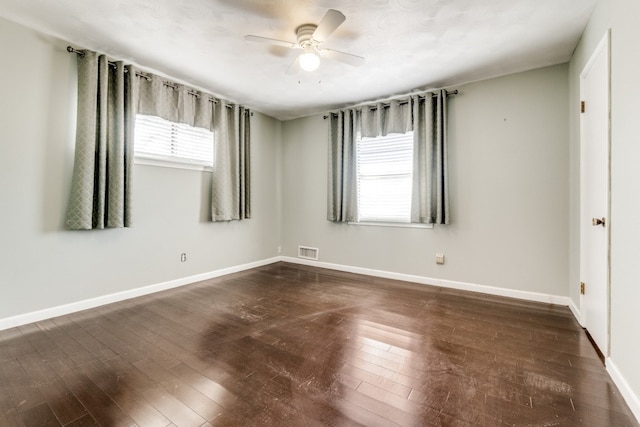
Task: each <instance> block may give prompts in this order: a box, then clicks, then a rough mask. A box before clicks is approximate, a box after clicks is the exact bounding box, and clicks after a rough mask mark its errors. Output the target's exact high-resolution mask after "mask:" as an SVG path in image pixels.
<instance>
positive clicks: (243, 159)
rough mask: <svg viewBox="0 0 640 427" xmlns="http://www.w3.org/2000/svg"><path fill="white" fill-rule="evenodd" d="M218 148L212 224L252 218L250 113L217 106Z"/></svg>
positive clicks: (212, 188)
mask: <svg viewBox="0 0 640 427" xmlns="http://www.w3.org/2000/svg"><path fill="white" fill-rule="evenodd" d="M214 123H215V128H214V135H215V138H214V140H215V147H214V153H215V154H214V157H215V161H214V164H213V176H212V182H211V221H214V222H215V221H232V220H242V219H249V218H251V167H250V166H251V165H250V161H251V156H250V146H249V145H250V140H251V130H250V123H251V119H250V112H249V110H247V109H245V108H244V107H241V106H239V105H236V104H225V103H224V102H223V101H218V103H217V104H216V105H215V107H214Z"/></svg>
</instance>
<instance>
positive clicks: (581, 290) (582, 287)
mask: <svg viewBox="0 0 640 427" xmlns="http://www.w3.org/2000/svg"><path fill="white" fill-rule="evenodd" d="M580 295H584V282H580Z"/></svg>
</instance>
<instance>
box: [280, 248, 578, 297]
mask: <svg viewBox="0 0 640 427" xmlns="http://www.w3.org/2000/svg"><path fill="white" fill-rule="evenodd" d="M282 261H285V262H291V263H295V264H303V265H310V266H314V267H321V268H327V269H330V270H337V271H345V272H348V273H357V274H364V275H367V276H375V277H383V278H385V279H396V280H403V281H405V282H414V283H420V284H423V285H434V286H441V287H443V288H450V289H459V290H463V291H471V292H480V293H483V294H489V295H498V296H503V297H509V298H517V299H522V300H527V301H536V302H544V303H548V304H557V305H564V306H569V305H570V303H571V299H570V298H569V297H563V296H559V295H549V294H543V293H538V292H528V291H518V290H515V289H506V288H498V287H495V286H487V285H478V284H475V283H466V282H457V281H454V280H444V279H434V278H431V277H424V276H415V275H411V274H403V273H394V272H391V271H384V270H374V269H370V268H362V267H352V266H347V265H342V264H331V263H327V262H321V261H311V260H306V259H300V258H292V257H282Z"/></svg>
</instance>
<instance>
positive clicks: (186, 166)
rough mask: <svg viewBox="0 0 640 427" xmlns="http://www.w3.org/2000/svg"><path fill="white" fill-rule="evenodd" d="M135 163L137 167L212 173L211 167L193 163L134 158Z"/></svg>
mask: <svg viewBox="0 0 640 427" xmlns="http://www.w3.org/2000/svg"><path fill="white" fill-rule="evenodd" d="M133 163H134V164H136V165H144V166H156V167H161V168H173V169H187V170H192V171H200V172H212V171H213V168H212V167H211V166H203V165H196V164H192V163H182V162H174V161H171V160H162V159H151V158H148V157H134V159H133Z"/></svg>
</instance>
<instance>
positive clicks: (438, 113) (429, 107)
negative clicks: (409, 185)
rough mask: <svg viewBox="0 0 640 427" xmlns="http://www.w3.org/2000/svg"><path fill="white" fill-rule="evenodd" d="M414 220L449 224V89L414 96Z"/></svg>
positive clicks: (412, 201) (412, 206)
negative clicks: (447, 90)
mask: <svg viewBox="0 0 640 427" xmlns="http://www.w3.org/2000/svg"><path fill="white" fill-rule="evenodd" d="M411 104H412V105H413V171H414V173H413V191H412V195H411V222H416V223H424V224H449V179H448V170H447V92H446V91H445V90H440V91H438V92H436V93H434V94H430V93H427V94H426V95H425V96H424V98H422V97H419V96H413V97H412V98H411Z"/></svg>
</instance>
